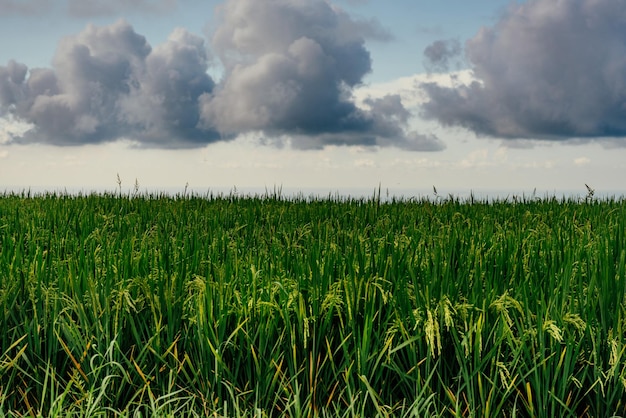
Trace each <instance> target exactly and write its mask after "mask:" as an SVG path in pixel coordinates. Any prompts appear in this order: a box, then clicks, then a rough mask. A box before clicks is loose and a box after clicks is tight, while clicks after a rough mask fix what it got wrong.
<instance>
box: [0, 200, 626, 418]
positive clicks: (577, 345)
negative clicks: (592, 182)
mask: <svg viewBox="0 0 626 418" xmlns="http://www.w3.org/2000/svg"><path fill="white" fill-rule="evenodd" d="M0 246H1V247H0V249H1V252H0V309H1V314H0V416H24V415H26V416H64V417H65V416H85V417H87V416H89V417H92V416H128V417H130V416H137V417H139V416H141V417H143V416H194V415H196V416H214V417H233V416H239V417H244V416H255V417H270V416H271V417H278V416H289V417H308V416H321V417H357V416H358V417H373V416H400V417H424V416H463V417H464V416H476V417H483V416H485V417H491V416H494V417H495V416H522V417H556V416H559V417H564V416H588V417H606V416H611V415H618V416H619V415H621V416H624V415H626V341H625V336H626V302H625V294H626V203H625V202H623V201H621V200H614V199H613V200H603V201H597V200H593V199H586V200H585V201H581V202H577V201H573V200H565V199H563V200H558V199H550V198H546V199H542V200H535V199H521V200H520V199H517V200H515V201H509V202H504V201H495V202H476V201H469V200H468V201H460V200H458V199H454V198H448V199H437V200H436V201H433V200H428V199H421V200H416V201H411V200H405V201H391V202H383V201H381V200H380V199H379V198H376V197H374V198H372V199H365V200H363V199H361V200H355V199H352V200H350V199H346V200H341V199H331V198H329V199H305V198H294V199H283V198H280V196H276V195H275V196H265V197H237V196H234V195H231V196H206V197H203V198H201V197H197V196H175V197H168V196H151V195H143V196H141V195H136V194H135V195H131V196H121V195H119V194H118V195H95V194H94V195H86V196H80V195H79V196H69V195H52V194H50V195H42V196H36V197H28V196H25V195H16V194H5V195H4V196H1V197H0Z"/></svg>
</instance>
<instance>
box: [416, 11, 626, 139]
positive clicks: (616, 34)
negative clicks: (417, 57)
mask: <svg viewBox="0 0 626 418" xmlns="http://www.w3.org/2000/svg"><path fill="white" fill-rule="evenodd" d="M465 51H466V57H467V59H468V61H469V63H470V65H471V67H472V70H473V73H474V77H475V78H476V82H474V83H472V84H470V85H462V86H457V87H453V88H449V87H442V86H438V85H436V84H425V85H423V88H424V89H425V91H426V93H427V95H428V98H429V101H428V102H427V103H426V104H425V105H424V107H423V113H424V115H425V116H426V117H428V118H432V119H436V120H438V121H439V122H440V123H442V124H444V125H452V126H462V127H465V128H468V129H470V130H472V131H474V132H475V133H476V134H479V135H488V136H494V137H503V138H540V139H553V140H565V139H569V138H595V137H624V136H626V2H624V1H621V0H568V1H554V0H531V1H528V2H526V3H521V4H514V5H512V6H511V7H510V8H509V10H508V11H507V13H505V14H504V15H503V16H502V18H501V19H500V21H499V22H498V23H497V24H496V25H495V26H494V27H492V28H483V29H482V30H481V31H480V32H479V33H478V34H477V35H476V36H475V37H474V38H473V39H471V40H469V41H468V42H467V43H466V45H465ZM430 52H432V55H434V56H435V57H436V56H437V54H436V51H430ZM444 56H445V54H444Z"/></svg>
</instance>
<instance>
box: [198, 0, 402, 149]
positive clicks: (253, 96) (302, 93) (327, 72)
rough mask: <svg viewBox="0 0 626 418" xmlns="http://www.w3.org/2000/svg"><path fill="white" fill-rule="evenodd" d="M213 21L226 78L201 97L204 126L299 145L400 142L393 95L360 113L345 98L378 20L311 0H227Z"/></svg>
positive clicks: (365, 62) (364, 66)
mask: <svg viewBox="0 0 626 418" xmlns="http://www.w3.org/2000/svg"><path fill="white" fill-rule="evenodd" d="M220 18H221V23H220V25H219V27H218V29H217V31H216V32H215V34H214V37H213V43H212V45H213V48H214V50H215V51H216V54H217V55H218V56H219V58H220V60H221V62H222V63H223V64H224V66H225V77H224V80H223V82H222V83H220V85H218V86H217V87H216V89H215V91H214V92H213V94H211V95H205V96H204V97H203V98H202V99H201V102H202V120H203V124H204V126H206V127H210V128H212V129H216V130H218V131H221V132H227V133H239V132H245V131H263V132H265V133H266V134H269V135H283V134H291V135H292V136H293V138H294V140H293V141H292V143H293V144H294V146H299V144H298V142H299V141H300V142H302V146H303V147H306V148H309V147H317V146H323V145H328V144H346V145H355V144H363V145H372V144H379V143H382V142H385V143H388V142H392V141H390V140H391V139H392V138H394V139H397V143H398V144H402V143H403V142H404V141H406V140H407V139H406V138H405V135H406V133H405V132H404V128H405V125H406V113H407V111H406V109H405V108H404V107H403V106H402V104H401V103H400V102H399V100H398V101H397V103H396V105H395V106H393V107H389V106H387V107H385V108H384V109H383V110H384V112H378V111H377V110H379V109H375V107H376V106H371V107H372V110H371V111H364V110H362V109H359V108H358V107H357V106H356V105H355V103H354V101H353V98H352V96H351V92H352V89H353V88H354V87H355V86H357V85H359V84H360V83H361V82H362V80H363V77H364V76H365V75H366V74H367V73H369V72H370V71H371V65H372V62H371V57H370V54H369V52H368V50H367V49H366V48H365V40H366V39H368V38H375V39H385V38H386V37H387V36H388V35H387V34H386V33H385V32H384V31H383V30H382V29H380V28H379V27H378V26H377V25H374V24H371V23H368V22H363V21H355V20H353V19H351V18H350V17H349V16H348V15H347V14H346V13H345V12H343V11H342V10H340V9H338V8H336V7H333V6H332V5H331V4H329V3H327V2H325V1H311V0H289V1H288V0H267V1H258V0H230V1H227V2H226V3H225V4H224V5H223V6H221V9H220ZM394 122H395V124H394ZM303 138H306V140H304V139H303Z"/></svg>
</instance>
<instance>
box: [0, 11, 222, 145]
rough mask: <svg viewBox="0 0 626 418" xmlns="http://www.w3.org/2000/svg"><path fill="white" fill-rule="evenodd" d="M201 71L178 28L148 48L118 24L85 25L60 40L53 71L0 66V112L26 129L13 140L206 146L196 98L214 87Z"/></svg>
mask: <svg viewBox="0 0 626 418" xmlns="http://www.w3.org/2000/svg"><path fill="white" fill-rule="evenodd" d="M207 68H208V66H207V55H206V50H205V48H204V43H203V41H202V39H201V38H198V37H196V36H194V35H191V34H189V33H187V32H185V31H184V30H177V31H175V32H174V33H173V34H172V35H171V36H170V38H169V39H168V41H167V42H166V43H164V44H163V45H160V46H158V47H156V48H155V49H152V48H151V47H150V45H149V44H148V43H147V42H146V40H145V38H144V37H143V36H141V35H139V34H137V33H136V32H135V31H134V30H133V28H132V27H131V26H130V25H129V24H128V23H126V22H124V21H120V22H117V23H115V24H113V25H111V26H108V27H96V26H93V25H90V26H88V27H87V28H86V29H85V30H84V31H83V32H81V33H80V34H78V35H77V36H74V37H69V38H66V39H64V40H62V41H61V42H60V44H59V48H58V50H57V52H56V54H55V56H54V69H31V70H30V71H28V70H27V67H26V66H25V65H24V64H19V63H17V62H14V61H11V62H9V64H8V65H7V66H6V67H0V114H1V113H7V112H10V113H12V115H13V116H14V117H15V118H16V119H18V120H21V121H24V122H28V123H31V124H33V125H34V129H32V130H31V131H29V132H28V133H27V134H26V135H25V136H24V137H23V138H18V139H16V141H21V142H35V141H36V142H47V143H51V144H59V145H70V144H84V143H99V142H105V141H113V140H116V139H119V138H122V137H127V138H130V139H133V140H136V141H138V142H140V143H142V144H146V145H154V146H173V147H180V146H190V145H195V144H197V143H207V142H210V141H213V140H215V139H217V134H216V133H215V132H211V131H207V130H200V129H198V128H197V124H198V120H199V108H198V98H199V97H200V96H201V95H202V94H204V93H207V92H211V90H212V89H213V85H214V84H213V81H212V80H211V78H210V77H209V76H208V75H207V73H206V71H207Z"/></svg>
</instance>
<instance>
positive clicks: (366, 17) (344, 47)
mask: <svg viewBox="0 0 626 418" xmlns="http://www.w3.org/2000/svg"><path fill="white" fill-rule="evenodd" d="M624 17H626V6H622V5H621V4H620V3H619V2H617V3H616V2H613V1H610V0H597V1H593V2H592V1H591V0H572V1H571V2H569V3H568V2H555V1H553V0H533V1H528V2H525V3H523V2H520V3H515V2H510V1H508V0H480V1H479V0H477V1H473V2H467V1H462V0H450V1H440V0H439V1H435V0H427V1H426V0H425V1H409V0H397V1H394V2H383V1H381V0H369V1H367V0H341V1H340V0H337V1H334V2H325V1H322V0H309V1H307V2H304V1H301V0H256V2H251V0H228V1H216V0H211V1H196V0H178V1H176V0H144V1H134V2H123V1H110V2H102V1H95V0H92V1H83V2H79V1H78V0H28V1H19V2H18V1H16V0H0V116H1V117H0V121H1V122H0V187H4V188H5V189H21V188H28V187H32V188H34V189H37V190H41V189H47V190H64V189H69V190H83V191H93V190H96V191H100V190H112V189H114V188H116V187H117V183H116V179H117V175H118V174H119V176H120V177H121V178H122V179H123V181H124V185H125V186H126V187H127V188H131V187H132V185H133V184H134V182H135V179H136V180H137V182H138V183H139V184H140V187H141V188H142V189H150V190H159V189H162V190H165V189H167V190H171V189H182V188H183V187H185V185H187V184H188V185H189V187H191V188H192V189H194V190H198V191H203V190H207V189H210V188H211V189H228V188H232V187H237V188H239V189H240V190H262V189H264V188H266V187H267V188H273V187H274V186H282V187H283V188H284V189H287V190H304V191H305V192H306V191H309V190H313V189H315V190H316V191H337V190H339V191H346V192H352V193H354V191H355V190H372V189H374V188H375V187H377V186H378V185H379V184H381V185H382V187H383V188H388V189H390V190H391V192H392V193H394V192H396V193H398V194H412V193H413V194H418V193H427V192H429V191H430V190H432V186H433V185H435V186H437V188H438V190H439V191H440V192H442V193H447V192H452V193H463V192H468V191H469V190H474V191H479V192H480V191H484V192H486V193H490V192H491V193H496V192H498V193H502V192H505V193H512V194H513V193H530V192H532V191H533V190H534V189H537V190H539V192H540V193H541V192H548V193H555V194H563V193H570V192H580V193H581V194H584V193H585V191H586V190H585V188H584V184H585V183H587V184H590V185H592V186H593V187H595V188H596V189H598V190H605V191H608V192H611V193H617V194H622V193H623V192H624V186H623V185H622V183H623V182H622V181H621V179H622V178H623V177H624V173H625V171H626V163H624V158H623V157H624V153H625V150H624V145H626V142H625V141H624V139H623V138H624V136H626V128H625V127H624V125H625V124H624V123H622V122H621V120H622V119H624V120H626V117H624V116H626V114H624V113H625V112H626V111H625V110H624V109H626V106H624V105H623V103H626V52H625V51H626V24H624V19H623V18H624ZM294 22H295V23H294ZM581 22H587V23H585V25H587V27H586V28H585V30H582V31H581V30H580V24H581ZM606 28H611V29H606ZM80 51H83V52H80ZM85 51H86V52H85ZM81 54H83V55H81ZM38 67H41V68H45V70H41V71H39V70H34V69H35V68H38ZM472 82H474V84H471V83H472Z"/></svg>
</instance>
